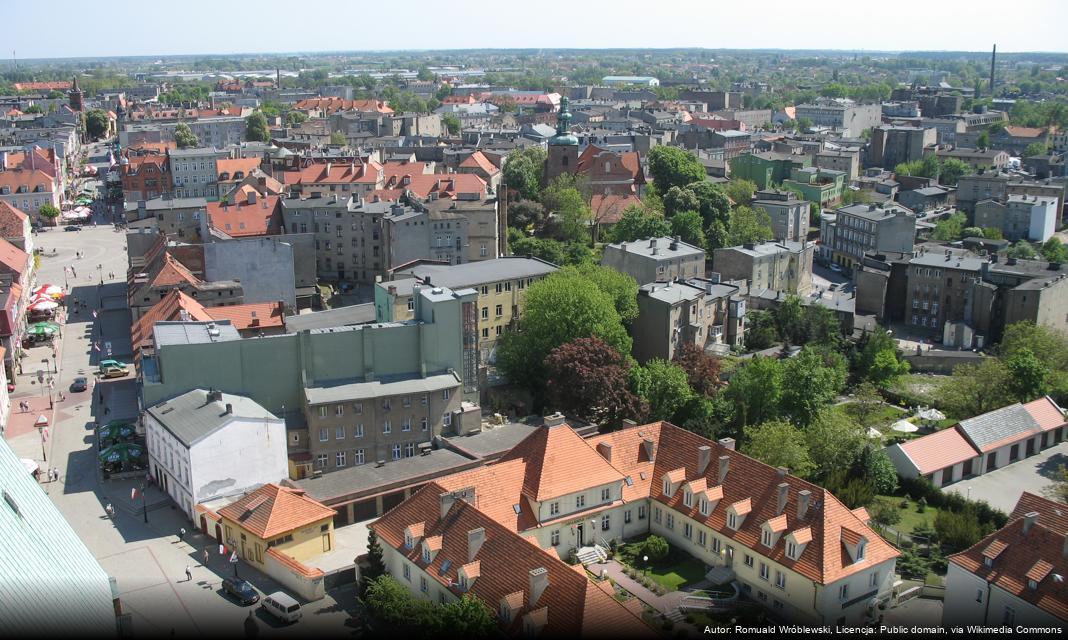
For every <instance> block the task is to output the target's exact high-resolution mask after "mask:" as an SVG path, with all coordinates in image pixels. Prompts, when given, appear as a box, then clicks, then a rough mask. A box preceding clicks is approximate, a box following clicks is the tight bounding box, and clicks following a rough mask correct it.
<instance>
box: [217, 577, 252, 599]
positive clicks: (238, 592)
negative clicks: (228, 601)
mask: <svg viewBox="0 0 1068 640" xmlns="http://www.w3.org/2000/svg"><path fill="white" fill-rule="evenodd" d="M222 588H223V591H225V592H226V593H229V594H230V595H232V596H233V597H235V598H237V601H238V602H240V603H241V604H243V605H249V604H256V603H257V602H259V601H260V594H258V593H256V590H255V589H254V588H253V587H252V585H251V584H249V583H248V581H247V580H241V579H240V578H226V579H225V580H223V581H222Z"/></svg>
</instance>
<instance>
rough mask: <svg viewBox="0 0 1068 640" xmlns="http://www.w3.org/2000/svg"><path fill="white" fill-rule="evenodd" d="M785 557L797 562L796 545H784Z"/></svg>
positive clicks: (789, 543) (790, 543) (788, 543)
mask: <svg viewBox="0 0 1068 640" xmlns="http://www.w3.org/2000/svg"><path fill="white" fill-rule="evenodd" d="M786 557H787V558H789V559H791V560H797V545H796V544H794V543H792V542H787V543H786Z"/></svg>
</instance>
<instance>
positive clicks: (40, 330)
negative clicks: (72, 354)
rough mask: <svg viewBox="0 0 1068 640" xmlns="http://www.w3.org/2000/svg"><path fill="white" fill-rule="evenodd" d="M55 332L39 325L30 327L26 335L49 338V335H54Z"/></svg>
mask: <svg viewBox="0 0 1068 640" xmlns="http://www.w3.org/2000/svg"><path fill="white" fill-rule="evenodd" d="M55 332H56V330H55V329H53V328H51V327H42V326H39V325H36V324H35V325H33V326H32V327H30V328H29V330H28V331H27V332H26V333H29V334H31V335H35V336H50V335H52V334H54V333H55Z"/></svg>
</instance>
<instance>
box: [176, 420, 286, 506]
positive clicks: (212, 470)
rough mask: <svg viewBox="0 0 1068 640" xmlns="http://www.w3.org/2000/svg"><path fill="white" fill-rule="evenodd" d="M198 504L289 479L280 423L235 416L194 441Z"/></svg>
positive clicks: (192, 478)
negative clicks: (220, 426)
mask: <svg viewBox="0 0 1068 640" xmlns="http://www.w3.org/2000/svg"><path fill="white" fill-rule="evenodd" d="M190 461H191V464H190V467H191V473H190V483H189V485H190V487H191V490H192V493H193V499H194V501H195V502H198V503H199V502H204V501H205V500H211V499H213V498H217V497H220V496H227V495H235V494H238V493H243V492H245V491H249V490H252V489H255V488H256V487H259V486H260V485H263V484H266V483H268V482H279V481H280V480H282V479H284V478H287V477H289V466H288V460H287V458H286V428H285V425H284V424H283V422H282V421H281V420H270V421H267V420H249V419H245V418H241V417H235V418H234V419H233V420H232V421H230V422H229V423H227V424H226V425H224V426H223V427H222V428H220V429H217V430H216V431H214V432H213V433H211V434H209V435H208V436H206V437H205V438H203V439H201V440H199V441H197V442H195V443H194V444H193V448H192V450H191V456H190Z"/></svg>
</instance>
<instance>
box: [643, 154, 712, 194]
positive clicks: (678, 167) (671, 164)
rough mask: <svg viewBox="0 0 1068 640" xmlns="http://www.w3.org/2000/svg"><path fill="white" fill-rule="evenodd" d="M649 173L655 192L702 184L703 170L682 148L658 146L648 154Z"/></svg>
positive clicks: (703, 178) (695, 158) (699, 163)
mask: <svg viewBox="0 0 1068 640" xmlns="http://www.w3.org/2000/svg"><path fill="white" fill-rule="evenodd" d="M648 160H649V173H650V174H652V177H653V183H654V184H655V185H656V189H657V191H659V192H660V193H667V192H668V190H669V189H671V187H684V186H686V185H690V184H693V183H694V182H703V181H704V180H705V177H706V173H705V168H704V166H703V165H702V164H701V162H700V161H699V160H698V159H697V156H695V155H693V154H692V153H690V152H689V151H687V150H685V149H683V148H682V147H669V146H666V145H658V146H655V147H653V149H652V151H650V152H649V156H648Z"/></svg>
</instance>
